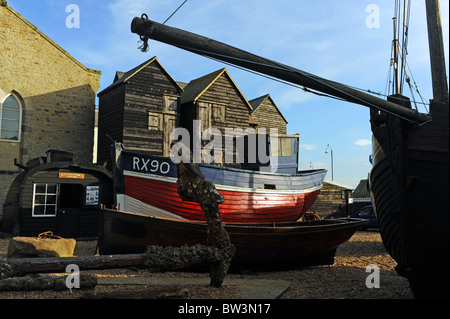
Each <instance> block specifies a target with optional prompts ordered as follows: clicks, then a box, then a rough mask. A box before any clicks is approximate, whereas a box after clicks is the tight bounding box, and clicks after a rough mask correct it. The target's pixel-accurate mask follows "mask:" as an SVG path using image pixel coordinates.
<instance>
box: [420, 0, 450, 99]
mask: <svg viewBox="0 0 450 319" xmlns="http://www.w3.org/2000/svg"><path fill="white" fill-rule="evenodd" d="M425 5H426V10H427V26H428V44H429V49H430V63H431V78H432V81H433V101H434V102H436V103H439V102H445V101H447V104H448V83H447V74H446V73H447V72H446V68H445V54H444V52H445V50H444V41H443V36H442V23H441V12H440V9H439V1H436V0H426V1H425Z"/></svg>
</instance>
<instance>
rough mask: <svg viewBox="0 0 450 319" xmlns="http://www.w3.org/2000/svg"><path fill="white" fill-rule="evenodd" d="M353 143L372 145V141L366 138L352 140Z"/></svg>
mask: <svg viewBox="0 0 450 319" xmlns="http://www.w3.org/2000/svg"><path fill="white" fill-rule="evenodd" d="M353 143H354V144H355V145H358V146H368V145H372V141H371V140H368V139H363V138H362V139H359V140H356V141H355V142H353Z"/></svg>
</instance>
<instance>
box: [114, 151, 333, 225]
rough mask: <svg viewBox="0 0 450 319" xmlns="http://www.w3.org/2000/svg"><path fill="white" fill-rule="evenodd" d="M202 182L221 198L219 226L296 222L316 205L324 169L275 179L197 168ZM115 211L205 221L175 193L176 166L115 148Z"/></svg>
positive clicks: (240, 171)
mask: <svg viewBox="0 0 450 319" xmlns="http://www.w3.org/2000/svg"><path fill="white" fill-rule="evenodd" d="M199 168H200V170H201V172H202V173H203V175H204V176H205V178H206V179H207V180H209V181H210V182H212V183H214V184H215V186H216V189H217V190H218V191H219V192H220V193H221V194H222V195H223V196H224V199H225V201H224V203H222V204H221V205H220V206H219V209H220V213H221V215H222V219H223V221H224V222H243V223H247V222H248V223H255V222H288V221H296V220H298V219H299V218H301V217H302V216H303V214H304V213H305V212H306V211H307V210H308V209H309V208H310V207H311V206H312V204H313V203H314V201H315V200H316V198H317V196H318V194H319V192H320V189H321V188H322V184H323V180H324V178H325V175H326V172H327V171H326V170H324V169H318V170H308V171H301V172H299V173H298V174H278V173H271V172H260V171H252V170H245V169H237V168H228V167H223V166H217V165H208V164H199ZM114 175H115V183H116V196H117V205H116V206H117V207H120V209H121V210H124V211H130V212H135V213H141V214H150V215H152V216H158V217H166V218H173V219H185V220H203V221H204V220H205V215H204V212H203V211H202V209H201V207H200V205H199V204H197V203H193V202H185V201H183V200H182V199H181V197H180V196H179V194H178V191H177V179H178V170H177V165H176V164H174V163H173V162H172V160H171V159H170V158H166V157H159V156H153V155H149V154H144V153H136V152H129V151H126V150H124V149H123V146H122V145H121V144H116V165H115V174H114Z"/></svg>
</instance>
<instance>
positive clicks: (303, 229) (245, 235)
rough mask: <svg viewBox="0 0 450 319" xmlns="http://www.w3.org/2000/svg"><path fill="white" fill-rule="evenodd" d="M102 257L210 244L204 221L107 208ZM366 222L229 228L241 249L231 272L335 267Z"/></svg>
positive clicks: (238, 250) (256, 225)
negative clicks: (341, 248)
mask: <svg viewBox="0 0 450 319" xmlns="http://www.w3.org/2000/svg"><path fill="white" fill-rule="evenodd" d="M102 220H103V222H102V228H103V229H102V230H101V236H100V238H99V252H100V254H102V255H106V254H129V253H142V252H144V251H145V249H146V247H147V246H149V245H157V246H173V247H180V246H183V245H188V246H190V245H195V244H206V234H207V227H206V224H205V223H204V222H193V221H179V220H173V219H164V218H157V217H149V216H144V215H140V214H134V213H127V212H120V211H115V210H107V209H104V210H103V211H102ZM366 224H367V221H365V220H359V219H348V220H320V221H313V222H294V223H279V224H274V223H266V224H225V228H226V230H227V232H228V234H229V236H230V240H231V243H232V244H233V245H235V247H236V255H235V257H234V258H233V261H232V264H231V268H244V269H274V268H278V269H282V268H295V267H299V266H304V265H318V264H332V263H333V262H334V255H335V251H336V248H337V247H338V246H339V245H341V244H342V243H344V242H346V241H347V240H349V239H350V237H351V236H352V235H353V234H354V233H355V232H356V231H357V230H358V229H360V228H362V227H363V226H364V225H366Z"/></svg>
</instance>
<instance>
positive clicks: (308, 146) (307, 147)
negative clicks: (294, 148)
mask: <svg viewBox="0 0 450 319" xmlns="http://www.w3.org/2000/svg"><path fill="white" fill-rule="evenodd" d="M300 148H301V149H304V150H305V151H312V150H315V149H316V148H317V146H316V145H315V144H300Z"/></svg>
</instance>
